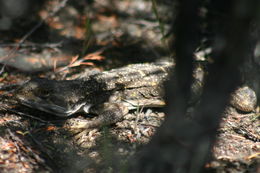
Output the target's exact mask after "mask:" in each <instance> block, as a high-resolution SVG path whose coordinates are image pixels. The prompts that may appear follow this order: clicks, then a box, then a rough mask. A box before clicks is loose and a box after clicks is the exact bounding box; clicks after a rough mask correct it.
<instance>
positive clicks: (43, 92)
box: [35, 89, 50, 98]
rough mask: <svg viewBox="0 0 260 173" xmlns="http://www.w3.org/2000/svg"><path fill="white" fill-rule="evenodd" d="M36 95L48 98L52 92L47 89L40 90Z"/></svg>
mask: <svg viewBox="0 0 260 173" xmlns="http://www.w3.org/2000/svg"><path fill="white" fill-rule="evenodd" d="M35 94H36V95H38V96H40V97H42V98H46V97H48V96H49V95H50V91H48V90H45V89H39V90H37V91H36V93H35Z"/></svg>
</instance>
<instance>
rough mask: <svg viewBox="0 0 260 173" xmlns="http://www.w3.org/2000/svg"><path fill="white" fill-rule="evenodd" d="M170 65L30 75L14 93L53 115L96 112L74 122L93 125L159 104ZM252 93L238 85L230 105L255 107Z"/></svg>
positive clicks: (197, 88)
mask: <svg viewBox="0 0 260 173" xmlns="http://www.w3.org/2000/svg"><path fill="white" fill-rule="evenodd" d="M172 67H173V64H172V63H170V62H162V63H145V64H133V65H129V66H126V67H122V68H117V69H113V70H110V71H105V72H99V73H95V74H92V75H89V76H86V77H85V78H83V79H80V80H70V81H67V80H63V81H56V80H48V79H33V80H30V81H28V82H27V83H25V84H24V85H22V86H21V87H20V88H19V89H18V90H17V91H16V93H15V94H14V95H15V96H16V98H17V99H18V100H19V101H20V103H21V104H23V105H26V106H29V107H32V108H34V109H38V110H42V111H45V112H48V113H51V114H53V115H56V116H62V117H66V116H70V115H72V114H74V113H76V112H79V111H84V112H86V113H94V114H97V115H99V116H98V118H97V119H95V120H93V121H89V122H82V123H78V124H77V127H78V128H94V127H99V126H101V125H106V124H112V123H115V122H118V121H120V120H121V119H122V118H123V117H124V115H125V114H127V113H128V111H129V110H131V109H136V108H138V107H162V106H164V105H165V103H164V101H163V96H164V93H163V83H164V81H166V80H167V79H168V78H169V73H170V71H171V69H172ZM198 76H200V75H197V76H195V78H197V80H195V82H194V83H193V85H192V87H191V90H192V99H191V101H192V100H195V101H192V102H196V101H197V100H198V99H199V96H200V93H201V90H202V85H203V84H202V80H203V79H202V78H203V77H201V79H200V77H198ZM256 102H257V99H256V95H255V93H254V91H253V90H251V89H250V88H248V87H243V88H241V89H238V90H237V91H236V92H235V93H233V94H232V97H231V105H232V106H234V107H235V108H237V109H239V110H241V111H245V112H250V111H253V110H254V109H255V106H256Z"/></svg>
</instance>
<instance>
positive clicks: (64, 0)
mask: <svg viewBox="0 0 260 173" xmlns="http://www.w3.org/2000/svg"><path fill="white" fill-rule="evenodd" d="M67 1H68V0H62V1H61V2H60V4H59V5H57V6H56V8H54V9H53V11H52V12H50V14H49V15H48V16H46V17H45V18H44V19H42V20H40V21H39V22H38V23H37V24H36V25H35V26H34V27H33V28H32V29H31V30H30V31H29V32H27V33H26V34H25V35H24V36H23V37H22V39H21V40H20V41H19V42H18V43H17V46H16V47H14V48H13V49H11V50H10V51H9V53H7V55H6V56H5V57H3V58H2V60H6V59H8V58H10V56H11V55H13V54H14V53H15V52H17V50H18V49H19V48H20V46H21V44H22V43H23V42H24V41H25V40H26V39H27V38H28V37H29V36H31V35H32V33H34V32H35V31H36V30H37V29H38V28H40V26H41V25H42V24H43V23H44V21H46V20H47V19H48V18H50V17H53V16H54V15H55V14H56V13H57V12H58V11H60V10H61V9H62V8H63V7H65V5H66V3H67ZM6 64H7V62H5V63H3V67H2V68H1V70H0V74H2V73H3V71H4V68H5V66H6Z"/></svg>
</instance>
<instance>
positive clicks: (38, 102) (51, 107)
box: [19, 97, 85, 117]
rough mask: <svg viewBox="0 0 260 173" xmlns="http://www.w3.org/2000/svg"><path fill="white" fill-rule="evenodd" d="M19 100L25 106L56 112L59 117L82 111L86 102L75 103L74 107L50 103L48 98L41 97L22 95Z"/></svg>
mask: <svg viewBox="0 0 260 173" xmlns="http://www.w3.org/2000/svg"><path fill="white" fill-rule="evenodd" d="M19 101H20V102H21V104H23V105H24V106H27V107H30V108H33V109H38V110H41V111H43V112H47V113H50V114H54V115H56V116H59V117H68V116H70V115H72V114H74V113H76V112H80V111H82V109H83V107H84V106H85V103H80V104H75V105H74V106H72V107H64V106H60V105H57V104H54V103H48V102H47V101H46V100H43V99H41V98H39V97H37V98H34V99H33V100H32V99H25V98H24V97H20V98H19Z"/></svg>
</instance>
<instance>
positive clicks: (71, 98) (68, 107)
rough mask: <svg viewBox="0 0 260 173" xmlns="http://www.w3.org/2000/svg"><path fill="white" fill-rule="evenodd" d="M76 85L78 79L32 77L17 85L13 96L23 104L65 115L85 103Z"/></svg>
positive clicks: (73, 111)
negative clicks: (61, 79) (63, 79)
mask: <svg viewBox="0 0 260 173" xmlns="http://www.w3.org/2000/svg"><path fill="white" fill-rule="evenodd" d="M78 86H79V85H78V81H73V82H72V81H70V82H68V81H54V80H48V79H33V80H30V81H28V82H26V83H24V84H23V85H22V86H21V87H19V88H18V89H17V90H16V91H15V94H14V96H15V97H16V99H17V100H18V101H19V102H20V103H21V104H23V105H25V106H28V107H31V108H33V109H38V110H41V111H44V112H48V113H51V114H54V115H57V116H63V117H65V116H69V115H71V114H73V113H75V112H78V111H80V110H81V108H82V107H83V106H84V105H85V104H86V103H85V102H84V100H83V99H84V98H83V94H82V92H83V91H82V90H81V89H80V88H79V87H78Z"/></svg>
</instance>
